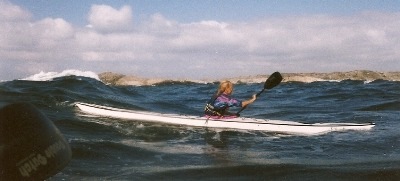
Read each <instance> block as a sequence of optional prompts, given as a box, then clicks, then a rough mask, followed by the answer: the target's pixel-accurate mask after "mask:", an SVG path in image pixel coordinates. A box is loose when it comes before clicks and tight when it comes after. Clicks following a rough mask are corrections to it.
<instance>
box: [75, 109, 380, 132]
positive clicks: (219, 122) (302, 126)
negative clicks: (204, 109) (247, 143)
mask: <svg viewBox="0 0 400 181" xmlns="http://www.w3.org/2000/svg"><path fill="white" fill-rule="evenodd" d="M75 106H77V107H78V108H79V109H80V110H82V111H83V112H86V113H89V114H94V115H99V116H106V117H113V118H120V119H128V120H137V121H148V122H161V123H167V124H176V125H187V126H196V127H212V128H226V129H244V130H256V131H267V132H276V133H285V134H293V135H319V134H324V133H328V132H332V131H345V130H369V129H371V128H372V127H374V126H375V124H373V123H365V124H358V123H314V124H306V123H299V122H294V121H281V120H268V119H255V118H243V117H237V118H230V119H213V118H206V117H200V116H187V115H178V114H161V113H154V112H146V111H134V110H127V109H120V108H113V107H107V106H100V105H95V104H87V103H81V102H77V103H75Z"/></svg>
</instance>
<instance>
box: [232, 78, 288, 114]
mask: <svg viewBox="0 0 400 181" xmlns="http://www.w3.org/2000/svg"><path fill="white" fill-rule="evenodd" d="M282 79H283V78H282V75H281V74H280V73H279V72H274V73H273V74H271V75H270V76H269V77H268V79H267V80H266V81H265V83H264V88H263V89H262V90H261V91H260V92H259V93H257V94H256V97H258V96H259V95H260V94H261V93H263V92H264V91H265V89H272V88H274V87H275V86H277V85H279V83H281V82H282ZM246 107H247V106H245V107H242V109H240V111H238V112H237V113H236V115H238V116H239V115H240V112H242V111H243V110H244V109H246Z"/></svg>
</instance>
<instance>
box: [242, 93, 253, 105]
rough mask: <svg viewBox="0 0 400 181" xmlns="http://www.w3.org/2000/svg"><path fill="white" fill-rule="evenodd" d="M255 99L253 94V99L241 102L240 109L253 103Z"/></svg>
mask: <svg viewBox="0 0 400 181" xmlns="http://www.w3.org/2000/svg"><path fill="white" fill-rule="evenodd" d="M256 99H257V96H256V95H255V94H253V97H252V98H251V99H249V100H245V101H243V102H242V107H246V106H247V105H249V104H251V103H253V102H254V101H255V100H256Z"/></svg>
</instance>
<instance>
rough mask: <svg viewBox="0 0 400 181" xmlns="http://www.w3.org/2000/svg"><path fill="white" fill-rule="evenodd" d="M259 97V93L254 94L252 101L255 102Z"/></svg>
mask: <svg viewBox="0 0 400 181" xmlns="http://www.w3.org/2000/svg"><path fill="white" fill-rule="evenodd" d="M256 99H257V95H256V94H253V97H252V99H251V100H252V101H251V102H254V101H255V100H256Z"/></svg>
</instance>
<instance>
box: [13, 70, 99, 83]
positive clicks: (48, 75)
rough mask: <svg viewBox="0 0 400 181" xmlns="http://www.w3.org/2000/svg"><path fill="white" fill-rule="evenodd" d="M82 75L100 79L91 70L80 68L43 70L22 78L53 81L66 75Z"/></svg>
mask: <svg viewBox="0 0 400 181" xmlns="http://www.w3.org/2000/svg"><path fill="white" fill-rule="evenodd" d="M71 75H74V76H81V77H88V78H92V79H96V80H99V81H100V78H99V76H98V75H97V74H96V73H94V72H91V71H80V70H72V69H71V70H64V71H62V72H43V71H41V72H40V73H38V74H35V75H32V76H29V77H27V78H23V79H20V80H29V81H51V80H53V79H55V78H59V77H65V76H71Z"/></svg>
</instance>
